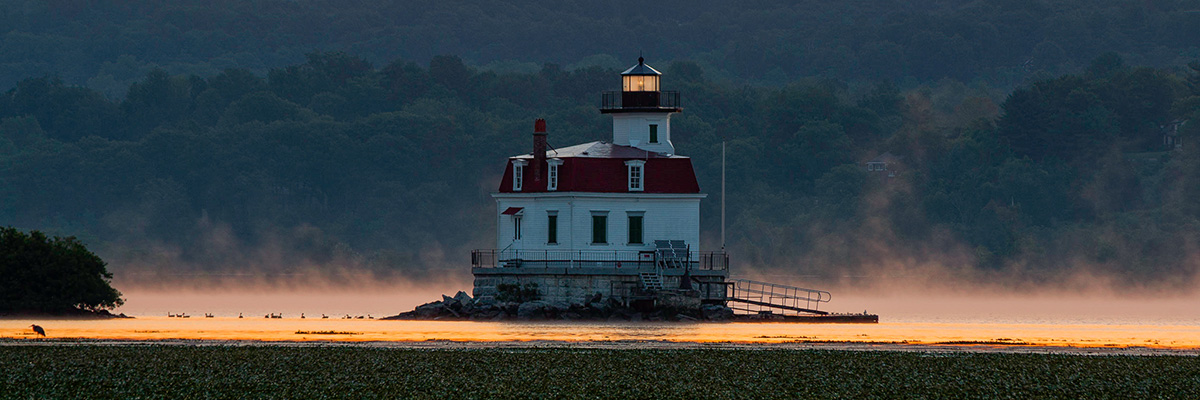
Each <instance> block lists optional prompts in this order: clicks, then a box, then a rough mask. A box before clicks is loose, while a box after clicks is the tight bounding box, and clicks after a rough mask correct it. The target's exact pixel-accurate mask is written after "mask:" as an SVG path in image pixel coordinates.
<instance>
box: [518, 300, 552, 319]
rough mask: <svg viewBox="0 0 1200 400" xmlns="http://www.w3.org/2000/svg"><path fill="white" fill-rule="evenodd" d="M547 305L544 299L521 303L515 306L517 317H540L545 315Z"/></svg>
mask: <svg viewBox="0 0 1200 400" xmlns="http://www.w3.org/2000/svg"><path fill="white" fill-rule="evenodd" d="M547 305H548V304H546V302H544V301H527V302H524V303H521V305H520V306H518V307H517V318H521V319H533V318H540V317H542V316H544V315H545V313H546V306H547Z"/></svg>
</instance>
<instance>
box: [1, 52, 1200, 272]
mask: <svg viewBox="0 0 1200 400" xmlns="http://www.w3.org/2000/svg"><path fill="white" fill-rule="evenodd" d="M1094 64H1095V67H1094V68H1091V69H1090V70H1089V71H1088V72H1087V73H1083V74H1079V75H1065V76H1061V77H1056V78H1055V77H1047V78H1046V79H1041V80H1037V81H1034V82H1032V83H1030V84H1029V85H1027V86H1024V87H1021V88H1020V89H1017V90H1016V91H1014V92H1013V93H1012V94H1011V95H1010V96H1008V99H1007V101H1003V102H1001V101H1000V100H1001V99H1003V97H1004V96H1003V94H1002V93H1000V92H997V91H994V90H992V89H989V88H987V87H969V86H967V85H965V84H963V83H959V82H956V81H943V82H940V83H939V84H937V85H933V86H930V85H925V86H920V87H917V88H915V89H906V90H902V89H900V88H898V87H897V86H895V85H893V84H891V83H888V82H886V81H882V82H880V83H875V84H871V85H859V84H853V83H846V82H840V81H836V80H832V79H813V80H804V81H798V82H793V83H791V84H788V85H784V86H782V87H757V86H742V85H736V84H730V83H728V82H727V81H722V80H719V79H712V78H710V73H709V71H710V70H709V69H708V68H707V66H706V64H704V63H701V62H691V61H676V62H672V63H670V64H667V65H666V67H665V68H662V69H664V70H665V71H667V74H666V75H664V78H663V89H664V90H679V91H680V92H681V93H682V95H683V102H684V106H685V112H684V113H682V114H679V115H677V116H675V117H673V120H672V140H673V142H674V144H675V146H676V148H677V150H678V151H679V153H680V154H683V155H687V156H691V157H692V158H693V164H694V167H695V170H696V173H697V176H698V178H699V181H700V184H701V188H702V190H703V191H704V192H706V193H709V194H710V196H711V197H710V198H709V199H710V200H706V201H704V202H702V203H701V207H702V210H701V212H702V215H704V218H702V220H701V222H702V225H701V229H702V231H703V235H702V238H703V242H702V243H700V244H699V246H700V247H701V248H715V247H717V246H719V245H720V244H719V243H715V241H716V239H715V238H716V237H718V234H717V233H718V232H719V231H720V226H719V218H714V216H716V215H719V213H720V210H719V205H720V202H719V201H716V200H718V198H717V196H716V195H715V194H716V193H717V192H718V190H719V188H720V186H719V184H720V176H721V164H720V160H721V156H720V151H721V143H722V142H725V143H726V144H727V148H728V154H729V158H728V168H727V178H728V179H727V182H728V185H729V187H728V193H729V194H730V196H729V199H728V212H729V215H728V217H729V218H728V219H729V221H730V225H729V227H728V228H729V235H728V237H729V238H731V240H730V243H727V244H726V245H727V248H728V249H729V250H730V251H731V252H732V254H733V255H734V259H733V260H734V263H735V265H738V266H743V265H752V266H755V267H759V268H772V267H774V268H780V269H792V268H805V269H807V270H806V271H804V272H805V273H815V274H822V273H836V274H843V273H845V272H844V271H853V270H855V269H859V268H861V269H863V270H867V271H869V270H871V269H873V267H875V266H876V265H878V263H879V262H880V260H882V259H895V258H903V259H906V260H912V262H914V263H924V262H934V263H936V262H939V258H940V257H941V255H942V254H944V253H953V254H964V253H965V254H972V255H974V258H973V259H970V260H967V261H965V262H967V263H973V264H974V265H975V266H982V267H988V268H1003V267H1005V266H1007V265H1013V264H1018V265H1037V266H1038V268H1036V270H1037V271H1036V272H1032V273H1046V274H1055V273H1060V272H1064V271H1068V270H1069V269H1070V268H1072V266H1073V265H1075V264H1076V263H1081V262H1087V263H1095V264H1097V265H1101V266H1102V268H1103V269H1105V270H1109V272H1113V273H1116V274H1119V275H1123V276H1129V277H1141V278H1139V279H1142V278H1145V277H1155V276H1157V277H1158V278H1157V281H1154V280H1152V281H1151V282H1146V283H1148V284H1149V283H1155V282H1158V283H1166V284H1172V282H1183V281H1184V280H1171V279H1170V278H1169V277H1170V276H1174V275H1172V274H1176V273H1179V271H1184V273H1191V272H1187V271H1188V268H1189V267H1188V265H1189V264H1187V263H1188V261H1187V260H1188V259H1189V258H1188V257H1187V256H1186V254H1187V249H1188V245H1187V244H1186V243H1192V241H1193V240H1197V241H1200V237H1198V235H1200V234H1198V233H1197V232H1200V229H1196V228H1198V227H1200V206H1196V205H1195V204H1194V202H1193V201H1189V199H1195V198H1198V197H1200V190H1197V189H1195V188H1196V187H1198V186H1200V185H1197V182H1200V156H1198V154H1200V153H1197V152H1198V151H1200V148H1198V147H1192V145H1189V147H1184V148H1182V149H1180V150H1178V151H1174V150H1172V151H1166V150H1168V149H1166V148H1164V147H1162V132H1163V127H1164V126H1166V125H1168V124H1170V123H1172V121H1178V120H1186V119H1193V120H1200V106H1198V105H1200V100H1197V99H1200V91H1198V89H1195V87H1196V86H1195V85H1196V84H1195V82H1200V81H1198V80H1197V79H1200V78H1197V76H1200V72H1197V71H1200V70H1186V71H1171V70H1158V69H1150V68H1144V67H1131V66H1128V65H1126V64H1125V63H1124V62H1121V61H1120V59H1119V58H1117V59H1113V58H1112V57H1108V56H1106V57H1104V58H1101V59H1098V60H1097V61H1096V62H1095V63H1094ZM381 65H385V66H384V67H383V68H381V69H374V68H373V67H372V64H370V63H369V62H367V61H365V60H364V59H363V58H361V57H358V56H353V55H349V54H345V53H338V52H317V53H312V54H310V55H309V56H308V57H307V59H306V61H304V62H303V63H301V64H297V65H293V66H287V67H282V68H277V69H273V70H271V71H270V72H268V73H267V74H266V76H265V77H263V76H260V75H256V74H255V73H252V72H250V71H248V70H245V69H227V70H224V71H222V72H219V73H214V74H213V75H211V76H208V77H201V76H193V75H169V74H166V73H164V72H163V71H162V70H151V71H149V72H147V73H146V74H145V77H144V79H143V80H141V81H137V82H134V83H133V84H131V86H130V87H129V90H128V93H129V95H128V96H127V97H126V98H125V99H124V100H122V101H115V100H108V99H105V98H104V97H103V96H100V95H99V94H97V93H96V92H93V91H90V90H88V89H84V88H80V87H72V86H68V85H66V84H63V83H62V82H61V81H58V80H55V79H50V78H32V79H27V80H25V81H21V82H20V83H19V84H18V85H17V88H15V89H13V90H10V91H8V92H6V93H4V94H3V95H0V105H2V106H3V107H0V221H6V223H10V224H12V225H14V226H19V227H24V228H36V229H43V230H47V231H51V232H72V233H73V234H77V235H81V236H84V237H88V238H89V243H92V244H93V246H94V248H95V249H96V250H97V252H98V253H99V254H102V255H104V256H105V258H106V259H108V260H110V261H112V262H113V265H114V266H119V267H114V268H133V267H132V265H145V266H151V267H152V268H167V269H170V270H171V271H172V272H174V271H187V272H196V273H204V272H216V271H223V270H226V269H230V268H247V267H244V266H246V265H252V266H254V267H251V268H263V269H267V270H270V271H267V272H285V271H284V270H286V269H288V268H291V266H295V265H314V266H317V267H316V268H315V269H318V270H320V269H321V268H323V267H324V266H336V267H337V268H328V269H329V270H335V269H340V268H342V267H346V266H350V267H357V268H365V269H368V270H370V271H371V272H372V273H377V274H380V275H388V274H405V275H407V276H410V277H414V276H420V275H422V274H439V273H442V272H443V271H444V269H439V268H430V267H431V266H434V265H436V266H444V268H448V269H458V268H459V267H460V266H459V265H458V264H457V262H458V261H456V260H458V259H459V257H461V256H462V255H463V254H467V251H469V250H470V249H471V248H472V247H484V246H486V244H485V243H488V242H490V240H491V235H493V234H494V229H493V228H491V227H489V224H491V223H492V221H494V218H493V217H491V215H492V214H493V213H494V209H493V208H494V203H493V202H492V201H491V200H490V199H489V198H488V196H487V195H488V193H489V192H491V191H494V190H495V189H496V185H497V184H498V181H499V177H498V174H499V173H500V171H501V170H502V168H503V160H504V159H505V157H508V156H511V155H514V154H521V153H527V152H528V151H529V150H530V149H529V147H530V139H529V136H528V134H529V129H530V124H531V123H532V120H533V119H534V118H538V117H542V118H546V119H547V120H548V121H549V124H550V125H549V127H550V136H549V142H550V145H551V146H554V147H562V146H568V145H573V144H577V143H583V142H588V141H593V140H607V139H608V138H609V137H610V136H609V135H610V134H609V131H608V128H607V127H608V126H609V125H608V124H609V123H610V122H609V121H608V117H607V116H605V115H602V114H600V113H598V112H597V110H596V102H597V100H598V97H599V95H600V92H601V91H603V90H614V89H618V88H619V87H620V80H619V76H618V73H619V70H618V69H613V68H602V67H596V66H593V67H584V68H578V69H566V68H564V67H562V66H559V65H555V64H544V65H542V66H541V68H540V69H538V68H536V67H534V68H530V69H529V72H521V73H518V72H497V71H494V70H486V69H479V68H476V67H473V66H470V65H468V64H466V63H464V62H463V60H462V59H461V58H459V57H456V56H439V57H436V58H435V59H433V61H432V62H431V63H430V65H429V67H428V68H425V67H422V66H420V65H417V64H415V63H412V62H407V61H394V62H391V63H388V64H381ZM658 66H659V67H663V65H662V64H658ZM676 75H677V76H676ZM1001 110H1002V111H1003V112H1002V113H1001ZM81 121H83V122H81ZM89 121H99V122H96V123H95V124H92V123H91V122H89ZM81 126H82V127H81ZM1180 132H1181V134H1182V135H1184V137H1185V141H1184V142H1185V143H1191V144H1193V145H1194V144H1195V143H1197V142H1200V141H1193V140H1191V139H1188V138H1191V137H1194V136H1195V135H1196V132H1200V124H1197V123H1194V121H1193V122H1190V123H1187V124H1184V125H1182V127H1181V128H1180ZM884 152H891V153H893V154H895V155H896V156H899V157H902V158H901V160H902V161H900V163H899V165H896V166H894V168H895V169H894V170H893V172H897V174H896V175H895V176H893V177H887V176H886V175H887V174H882V175H881V174H880V173H877V172H874V173H873V172H868V171H866V170H865V169H866V168H865V165H864V163H865V161H867V160H870V159H871V158H873V157H875V156H877V155H879V154H882V153H884ZM1131 221H1150V222H1148V223H1143V224H1138V223H1133V222H1131ZM647 223H648V224H649V223H651V222H650V221H649V220H647ZM624 234H625V232H616V233H614V232H606V236H608V238H607V239H610V240H615V236H614V235H624ZM92 238H95V239H92ZM645 239H646V240H653V239H654V238H649V237H647V238H645ZM880 243H884V244H886V245H882V246H881V245H879V244H880ZM150 249H169V250H167V251H158V250H150ZM264 249H270V250H268V251H264ZM855 249H857V250H855ZM864 249H865V250H864ZM909 249H911V250H909ZM907 251H911V252H912V253H911V254H905V252H907ZM898 256H903V257H898ZM1080 260H1083V261H1080ZM797 265H800V267H797ZM167 266H169V267H167ZM122 271H123V270H122Z"/></svg>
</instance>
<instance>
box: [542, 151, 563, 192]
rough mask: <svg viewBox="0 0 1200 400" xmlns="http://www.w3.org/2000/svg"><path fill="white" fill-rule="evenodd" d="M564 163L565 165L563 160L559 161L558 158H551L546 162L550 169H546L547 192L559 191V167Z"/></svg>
mask: <svg viewBox="0 0 1200 400" xmlns="http://www.w3.org/2000/svg"><path fill="white" fill-rule="evenodd" d="M562 163H563V161H562V159H558V158H551V159H549V160H546V164H547V167H548V168H547V169H546V190H547V191H555V190H558V167H559V166H560V165H562Z"/></svg>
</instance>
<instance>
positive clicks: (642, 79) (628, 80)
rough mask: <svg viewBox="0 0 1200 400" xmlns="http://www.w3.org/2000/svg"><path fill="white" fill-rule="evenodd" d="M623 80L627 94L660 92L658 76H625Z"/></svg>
mask: <svg viewBox="0 0 1200 400" xmlns="http://www.w3.org/2000/svg"><path fill="white" fill-rule="evenodd" d="M622 80H623V81H624V89H623V90H624V91H626V92H657V91H658V75H625V76H623V77H622Z"/></svg>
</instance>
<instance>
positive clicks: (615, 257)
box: [472, 58, 728, 303]
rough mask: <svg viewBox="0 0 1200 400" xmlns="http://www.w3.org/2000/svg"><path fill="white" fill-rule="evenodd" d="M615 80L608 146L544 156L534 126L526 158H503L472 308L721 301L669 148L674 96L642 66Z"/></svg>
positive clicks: (608, 102)
mask: <svg viewBox="0 0 1200 400" xmlns="http://www.w3.org/2000/svg"><path fill="white" fill-rule="evenodd" d="M621 78H622V90H621V91H620V92H606V93H604V94H603V96H602V101H601V108H600V112H601V113H604V114H608V115H611V116H612V118H613V125H612V136H611V138H609V137H598V138H597V139H599V140H597V141H593V142H589V143H583V144H577V145H573V146H567V147H561V148H552V147H550V146H549V145H548V144H547V137H548V136H549V135H550V133H549V132H547V129H546V122H545V121H543V120H537V121H536V122H535V124H534V132H533V135H532V136H533V137H532V139H533V140H532V148H531V150H532V152H530V153H529V154H520V155H516V156H512V157H509V159H508V162H507V164H506V166H505V172H504V178H503V179H502V180H501V182H500V187H499V190H498V192H496V193H493V194H492V197H493V198H494V199H495V200H496V211H495V216H496V228H497V231H496V247H495V248H494V249H484V250H476V251H474V252H473V253H472V264H473V266H472V273H473V274H474V276H475V293H474V294H475V296H476V297H479V296H484V297H486V296H496V295H499V294H500V289H499V288H500V285H502V284H509V285H518V286H521V287H526V288H530V287H534V285H536V288H537V291H538V293H539V296H540V297H541V298H542V299H543V300H547V301H562V302H580V301H582V300H585V299H591V298H594V297H595V296H597V295H599V296H601V297H611V298H614V299H617V300H618V301H621V302H625V303H629V302H632V301H637V300H647V299H653V298H656V297H657V296H658V295H660V294H661V293H663V292H670V293H675V294H685V295H691V296H696V297H699V298H700V299H701V300H705V299H710V300H712V301H718V300H720V299H724V295H725V286H723V285H724V283H725V281H726V279H727V278H728V257H727V256H726V255H725V254H724V253H723V252H719V251H717V252H714V251H704V250H702V249H700V201H701V200H703V199H704V198H705V197H706V195H705V194H703V193H701V192H700V185H699V184H698V183H697V181H696V174H695V172H694V171H693V168H692V162H691V159H690V158H688V157H686V156H681V155H679V154H676V153H675V146H674V145H673V144H672V143H671V115H672V114H674V113H678V112H681V111H682V108H680V104H679V94H678V93H677V92H664V91H661V90H660V87H659V84H660V78H661V74H660V73H659V72H658V71H656V70H655V69H654V68H651V67H650V66H649V65H646V64H645V62H644V60H643V59H641V58H639V59H638V64H637V65H635V66H633V67H632V68H629V69H628V70H626V71H625V72H623V73H622V74H621ZM598 136H599V135H598ZM604 136H607V135H604ZM508 287H510V288H511V287H512V286H508Z"/></svg>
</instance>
